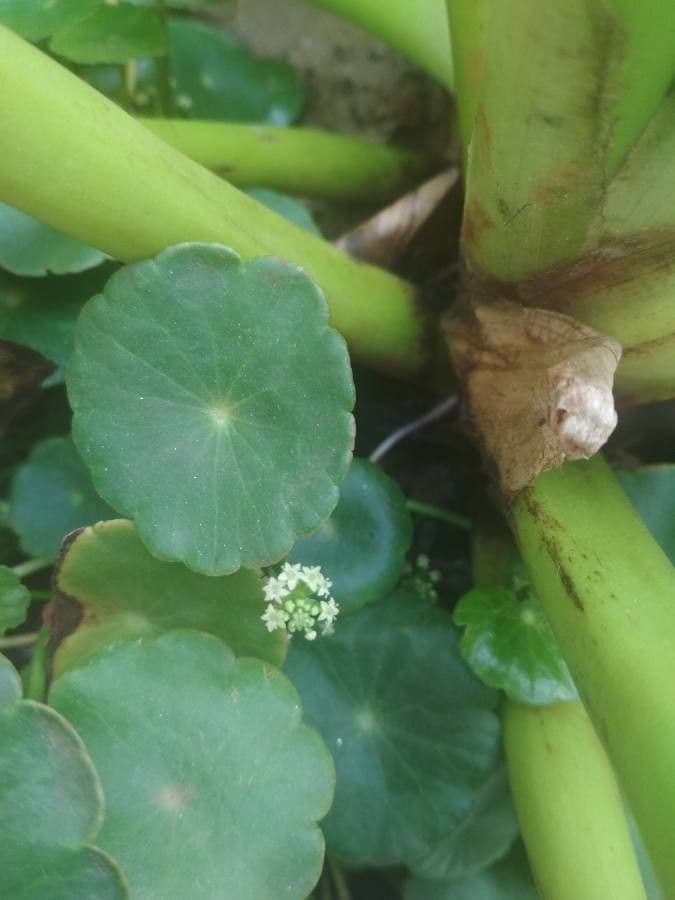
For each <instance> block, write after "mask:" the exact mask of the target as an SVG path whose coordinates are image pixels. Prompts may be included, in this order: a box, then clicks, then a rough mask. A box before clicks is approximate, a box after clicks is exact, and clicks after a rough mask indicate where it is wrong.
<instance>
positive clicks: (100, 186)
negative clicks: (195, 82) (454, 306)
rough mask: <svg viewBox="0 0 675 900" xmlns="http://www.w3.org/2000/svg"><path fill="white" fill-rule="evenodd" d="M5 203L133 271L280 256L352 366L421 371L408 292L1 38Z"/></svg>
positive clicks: (10, 37)
mask: <svg viewBox="0 0 675 900" xmlns="http://www.w3.org/2000/svg"><path fill="white" fill-rule="evenodd" d="M0 83H1V84H2V91H0V121H1V122H2V129H0V159H1V160H2V164H1V165H0V198H1V199H3V200H5V201H7V202H8V203H10V204H12V205H13V206H16V207H18V208H19V209H22V210H24V211H25V212H28V213H30V214H31V215H34V216H36V217H37V218H39V219H41V220H42V221H45V222H47V223H48V224H50V225H52V226H54V227H55V228H59V229H61V230H62V231H64V232H66V233H67V234H71V235H73V236H74V237H77V238H80V239H81V240H83V241H86V242H87V243H90V244H93V245H94V246H97V247H100V248H101V249H102V250H105V251H106V252H107V253H109V254H110V255H111V256H113V257H115V258H117V259H121V260H123V261H132V260H136V259H143V258H146V257H148V256H153V255H154V254H156V253H158V252H159V251H160V250H162V249H164V248H165V247H168V246H171V245H172V244H179V243H182V242H184V241H214V242H218V243H223V244H227V245H229V246H231V247H232V248H233V249H234V250H236V251H237V252H238V253H239V254H240V255H241V256H242V257H243V258H244V259H250V258H253V257H256V256H279V257H281V258H283V259H287V260H289V261H290V262H295V263H297V264H299V265H302V267H303V268H304V269H305V270H306V271H307V273H308V274H309V275H310V276H311V277H312V278H314V279H315V281H316V282H317V283H318V285H319V286H320V287H321V288H322V289H323V291H324V293H325V295H326V299H327V301H328V305H329V307H330V313H331V321H332V324H333V325H334V327H335V328H337V329H338V330H339V331H341V332H342V333H343V334H344V336H345V338H346V339H347V341H348V343H349V344H350V349H351V350H352V352H353V353H354V355H355V356H357V357H360V358H362V359H363V360H364V361H366V362H370V364H371V365H374V366H378V367H380V368H382V369H383V370H385V371H389V372H393V371H397V372H399V373H401V374H413V373H415V372H418V371H419V370H420V368H421V367H422V365H423V364H424V363H425V361H426V354H425V350H424V347H423V343H424V340H423V339H424V335H425V321H424V316H423V315H422V312H421V309H420V307H419V306H418V302H417V299H416V295H415V292H414V290H413V288H412V286H411V285H409V284H408V283H406V282H404V281H402V280H400V279H399V278H396V277H395V276H393V275H390V274H389V273H387V272H384V271H382V270H380V269H376V268H374V267H372V266H367V265H364V264H362V263H358V262H355V261H354V260H351V259H349V258H348V257H347V256H346V255H345V254H343V253H342V252H341V251H339V250H337V249H336V248H334V247H331V246H330V244H328V243H327V242H326V241H323V240H321V239H320V238H318V237H316V236H315V235H312V234H310V233H309V232H307V231H304V230H303V229H301V228H298V227H296V226H295V225H293V224H292V223H291V222H288V221H287V220H285V219H283V218H282V217H281V216H279V215H277V214H276V213H274V212H272V211H271V210H268V209H266V208H264V207H263V206H262V205H261V204H259V203H257V202H256V201H255V200H253V199H252V198H250V197H247V196H246V195H244V194H242V193H241V192H239V191H237V190H236V188H234V187H232V186H231V185H229V184H227V183H226V182H224V181H223V180H222V179H220V178H218V177H217V176H216V175H214V174H212V173H211V172H208V171H207V170H206V169H204V168H202V167H201V166H199V165H197V164H196V163H194V162H192V161H191V160H189V159H187V158H186V157H184V156H182V155H181V154H180V153H178V152H177V151H176V150H174V149H173V148H172V147H169V146H168V145H167V144H165V143H164V142H163V141H161V140H160V139H159V138H157V137H156V136H155V135H153V134H150V132H149V131H148V130H147V129H145V128H144V127H143V126H142V125H141V124H139V123H138V122H136V121H134V120H133V119H132V118H131V117H130V116H128V115H127V114H126V113H124V112H123V111H122V110H121V109H119V108H118V107H117V106H115V105H114V104H113V103H111V102H110V101H109V100H107V99H106V98H105V97H103V96H102V95H101V94H99V93H98V92H97V91H95V90H94V89H93V88H91V87H89V86H88V85H87V84H85V83H84V82H82V81H80V80H79V79H78V78H76V77H75V76H74V75H73V74H71V73H70V72H68V71H67V70H66V69H65V68H63V67H62V66H60V65H59V64H58V63H56V62H54V60H52V59H50V58H49V57H48V56H46V55H45V54H43V53H41V52H40V51H39V50H37V49H36V48H35V47H32V46H31V45H30V44H28V43H26V42H25V41H23V40H21V38H19V37H17V36H16V35H15V34H13V33H12V32H11V31H9V30H7V29H6V28H2V27H0Z"/></svg>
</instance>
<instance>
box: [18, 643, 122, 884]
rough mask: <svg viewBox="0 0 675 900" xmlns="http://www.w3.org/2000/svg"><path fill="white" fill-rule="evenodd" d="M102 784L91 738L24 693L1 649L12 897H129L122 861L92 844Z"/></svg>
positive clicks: (98, 823)
mask: <svg viewBox="0 0 675 900" xmlns="http://www.w3.org/2000/svg"><path fill="white" fill-rule="evenodd" d="M102 819H103V793H102V791H101V784H100V781H99V779H98V776H97V774H96V771H95V769H94V766H93V764H92V762H91V759H90V757H89V755H88V754H87V751H86V749H85V747H84V744H83V743H82V741H81V740H80V738H79V736H78V735H77V734H76V732H75V731H74V729H73V728H72V726H71V725H70V724H69V723H68V722H67V721H66V720H65V719H64V718H63V717H62V716H60V715H59V714H58V713H56V712H55V711H54V710H53V709H49V707H47V706H43V705H42V704H41V703H34V702H33V701H30V700H22V699H21V680H20V678H19V675H18V673H17V672H16V671H15V669H14V668H13V666H11V665H10V663H9V662H8V661H7V660H6V659H5V658H4V657H3V656H0V821H1V822H2V841H0V890H1V892H2V896H3V897H7V898H10V897H11V898H12V900H45V898H49V900H73V898H75V897H82V898H84V897H86V898H87V900H125V898H127V897H128V894H127V890H126V882H125V879H124V876H123V874H122V872H121V870H120V868H119V866H118V865H117V864H116V863H115V862H114V860H113V859H112V858H111V857H110V856H108V855H107V854H106V853H104V852H103V851H101V850H100V849H98V847H94V846H92V842H93V841H94V840H95V839H96V837H97V834H98V831H99V829H100V827H101V821H102Z"/></svg>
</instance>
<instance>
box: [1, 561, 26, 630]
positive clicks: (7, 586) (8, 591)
mask: <svg viewBox="0 0 675 900" xmlns="http://www.w3.org/2000/svg"><path fill="white" fill-rule="evenodd" d="M29 604H30V591H29V590H28V588H27V587H26V586H25V585H24V584H22V583H21V579H20V578H19V577H18V576H17V575H15V574H14V572H12V570H11V569H10V568H8V566H0V634H4V633H5V632H6V631H7V629H8V628H16V627H17V626H18V625H21V624H22V623H23V622H25V620H26V613H27V612H28V606H29Z"/></svg>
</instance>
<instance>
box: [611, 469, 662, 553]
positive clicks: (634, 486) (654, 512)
mask: <svg viewBox="0 0 675 900" xmlns="http://www.w3.org/2000/svg"><path fill="white" fill-rule="evenodd" d="M616 474H617V476H618V478H619V481H620V482H621V487H622V488H623V489H624V491H625V492H626V493H627V494H628V496H629V497H630V499H631V501H632V503H633V505H634V506H635V508H636V509H637V511H638V513H639V514H640V517H641V518H642V520H643V521H644V523H645V525H646V526H647V528H648V529H649V530H650V531H651V533H652V534H653V535H654V537H655V538H656V540H657V541H658V542H659V544H660V545H661V549H662V550H663V552H664V553H665V554H666V555H667V556H668V558H669V559H670V561H671V562H672V563H673V564H675V515H673V510H674V509H675V465H661V466H643V467H642V468H640V469H631V470H625V471H621V470H619V471H618V472H617V473H616Z"/></svg>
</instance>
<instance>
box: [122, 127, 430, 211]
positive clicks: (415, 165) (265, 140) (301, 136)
mask: <svg viewBox="0 0 675 900" xmlns="http://www.w3.org/2000/svg"><path fill="white" fill-rule="evenodd" d="M140 121H141V122H142V123H143V125H145V127H146V128H148V129H149V130H150V131H152V132H153V134H156V135H157V136H158V137H160V138H161V139H162V140H163V141H166V142H167V144H171V146H172V147H175V148H176V149H177V150H179V151H180V152H181V153H184V154H185V155H186V156H189V157H190V159H193V160H194V161H195V162H198V163H200V164H201V165H203V166H206V168H207V169H213V170H214V171H216V172H219V173H220V174H222V175H223V176H225V177H226V178H227V179H228V181H231V182H232V184H236V185H238V186H240V187H247V186H249V185H259V186H262V187H268V188H274V189H276V190H279V191H287V192H288V193H291V194H300V195H302V196H304V197H320V198H325V199H328V200H337V201H342V202H347V201H353V200H358V201H369V202H370V201H372V202H380V201H384V200H387V199H390V198H391V197H392V196H393V195H394V194H396V193H397V192H398V191H401V190H405V188H406V187H408V186H409V185H410V182H411V180H412V178H413V177H414V176H416V175H419V174H422V173H423V172H424V171H425V169H428V164H427V163H426V162H425V160H424V158H423V157H421V156H419V155H417V154H415V153H410V152H408V151H406V150H400V149H397V148H394V147H388V146H386V145H385V144H377V143H375V142H374V141H366V140H362V139H360V138H355V137H350V136H347V135H340V134H331V133H329V132H325V131H318V130H316V129H313V128H281V127H275V126H271V125H241V124H233V123H230V122H206V121H205V122H199V121H194V120H192V121H189V122H188V121H186V120H184V119H141V120H140Z"/></svg>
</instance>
